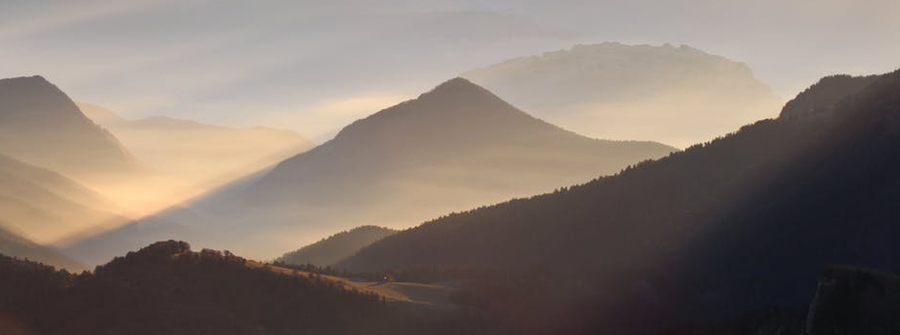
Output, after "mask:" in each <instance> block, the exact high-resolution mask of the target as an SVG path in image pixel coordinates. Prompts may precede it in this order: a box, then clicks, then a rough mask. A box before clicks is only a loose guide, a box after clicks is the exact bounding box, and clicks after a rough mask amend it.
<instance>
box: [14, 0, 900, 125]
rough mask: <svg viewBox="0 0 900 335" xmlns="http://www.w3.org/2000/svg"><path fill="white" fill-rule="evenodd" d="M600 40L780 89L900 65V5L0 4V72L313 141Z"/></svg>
mask: <svg viewBox="0 0 900 335" xmlns="http://www.w3.org/2000/svg"><path fill="white" fill-rule="evenodd" d="M604 41H617V42H623V43H628V44H654V45H658V44H662V43H672V44H687V45H690V46H693V47H696V48H699V49H702V50H704V51H707V52H709V53H713V54H718V55H722V56H725V57H728V58H731V59H733V60H737V61H742V62H745V63H747V64H748V65H749V66H750V67H751V68H752V69H753V70H754V71H755V73H756V75H757V77H758V78H760V79H761V80H762V81H763V82H765V83H767V84H769V85H770V86H771V87H772V88H773V90H774V91H775V92H776V93H777V94H779V95H782V96H784V97H790V96H793V95H794V94H796V93H797V92H798V91H799V90H801V89H803V88H805V87H806V86H808V85H809V84H811V83H813V82H814V81H815V80H816V79H818V78H819V77H821V76H823V75H827V74H833V73H851V74H871V73H881V72H887V71H890V70H893V69H896V68H900V1H897V0H780V1H776V0H754V1H751V0H656V1H651V0H615V1H603V0H594V1H580V0H556V1H507V0H491V1H474V0H463V1H450V0H324V1H297V0H294V1H289V0H143V1H138V0H132V1H127V0H79V1H70V0H29V1H21V0H0V77H13V76H22V75H34V74H40V75H43V76H45V77H46V78H47V79H49V80H50V81H52V82H54V83H56V84H57V85H59V86H60V87H61V88H62V89H63V90H65V91H66V92H67V93H69V95H71V96H72V98H73V99H75V100H78V101H84V102H91V103H95V104H99V105H103V106H106V107H108V108H110V109H112V110H114V111H116V112H118V113H120V114H122V115H123V116H125V117H130V118H138V117H143V116H149V115H168V116H173V117H182V118H189V119H195V120H199V121H203V122H208V123H213V124H222V125H234V126H240V125H266V126H274V127H280V128H289V129H293V130H297V131H298V132H300V133H302V134H304V135H306V136H308V137H312V138H315V137H317V136H320V135H321V134H325V133H329V132H332V131H334V130H336V129H338V128H340V127H342V126H343V125H345V124H347V123H349V122H350V121H352V120H354V119H357V118H359V117H363V116H365V115H367V114H370V113H372V112H375V111H377V110H379V109H381V108H384V107H387V106H389V105H391V104H393V103H396V102H399V101H401V100H405V99H409V98H412V97H414V96H415V95H417V94H418V93H420V92H423V91H426V90H428V89H430V88H431V87H433V86H435V85H437V84H438V83H440V82H441V81H443V80H446V79H449V78H451V77H454V76H456V75H458V74H460V73H462V72H465V71H467V70H470V69H472V68H475V67H481V66H486V65H489V64H492V63H496V62H499V61H502V60H504V59H506V58H511V57H516V56H523V55H530V54H539V53H542V52H545V51H551V50H558V49H564V48H569V47H571V46H572V45H574V44H577V43H599V42H604Z"/></svg>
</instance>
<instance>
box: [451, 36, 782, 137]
mask: <svg viewBox="0 0 900 335" xmlns="http://www.w3.org/2000/svg"><path fill="white" fill-rule="evenodd" d="M462 76H463V77H465V78H467V79H470V80H472V81H473V82H475V83H477V84H479V85H482V86H484V87H486V88H487V89H490V90H491V91H493V92H495V93H497V94H498V95H500V96H501V97H503V98H504V99H507V101H509V102H511V103H512V104H513V105H516V106H518V107H521V108H522V109H523V110H525V111H526V112H529V113H533V114H534V115H535V116H538V117H540V118H543V119H546V120H547V121H549V122H551V123H554V124H556V125H559V126H561V127H563V128H566V129H570V130H573V131H575V132H578V133H580V134H584V135H588V136H592V137H597V138H611V139H633V138H639V139H646V140H653V141H659V142H663V143H667V144H672V145H675V146H678V147H682V148H683V147H687V146H690V145H692V144H696V143H701V142H705V141H709V140H712V139H713V138H715V137H717V136H721V135H725V134H727V133H728V132H731V131H733V130H735V129H737V128H738V127H740V126H743V125H745V124H748V123H752V122H754V121H757V120H761V119H764V118H770V117H775V116H776V114H775V112H776V111H777V110H778V108H779V107H780V106H781V104H782V102H783V100H782V99H781V98H779V97H777V96H775V95H774V94H773V93H772V92H771V90H770V89H769V87H768V86H766V85H765V84H763V83H761V82H760V81H758V80H757V79H756V78H755V77H754V76H753V73H752V72H751V70H750V69H749V68H748V67H747V66H746V65H745V64H743V63H739V62H735V61H732V60H729V59H727V58H725V57H721V56H716V55H711V54H708V53H705V52H703V51H701V50H697V49H694V48H691V47H689V46H684V45H682V46H677V47H676V46H672V45H669V44H666V45H662V46H650V45H625V44H620V43H602V44H591V45H577V46H575V47H573V48H571V49H569V50H560V51H553V52H546V53H544V54H541V55H537V56H526V57H518V58H513V59H510V60H506V61H503V62H501V63H498V64H494V65H491V66H488V67H485V68H481V69H476V70H472V71H469V72H466V73H464V74H463V75H462Z"/></svg>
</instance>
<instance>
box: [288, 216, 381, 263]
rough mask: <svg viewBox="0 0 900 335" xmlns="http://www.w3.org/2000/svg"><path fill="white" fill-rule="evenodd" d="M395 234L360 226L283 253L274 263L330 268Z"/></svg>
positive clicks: (374, 227) (373, 227) (376, 227)
mask: <svg viewBox="0 0 900 335" xmlns="http://www.w3.org/2000/svg"><path fill="white" fill-rule="evenodd" d="M396 233H397V231H396V230H394V229H390V228H384V227H378V226H360V227H356V228H353V229H350V230H347V231H342V232H340V233H337V234H334V235H331V236H329V237H328V238H323V239H322V240H320V241H318V242H316V243H313V244H310V245H307V246H305V247H303V248H300V249H297V250H294V251H291V252H288V253H285V254H284V255H283V256H281V257H279V258H278V259H276V261H279V262H283V263H286V264H293V265H306V264H312V265H315V266H321V267H324V266H330V265H333V264H334V263H337V262H338V261H340V260H342V259H344V258H347V257H350V256H353V254H355V253H356V252H357V251H359V250H360V249H362V248H363V247H366V246H368V245H369V244H372V243H374V242H375V241H378V240H381V239H383V238H385V237H388V236H391V235H393V234H396Z"/></svg>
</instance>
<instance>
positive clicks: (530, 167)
mask: <svg viewBox="0 0 900 335" xmlns="http://www.w3.org/2000/svg"><path fill="white" fill-rule="evenodd" d="M675 150H676V149H674V148H672V147H669V146H666V145H663V144H659V143H655V142H639V141H606V140H596V139H590V138H587V137H584V136H581V135H578V134H575V133H572V132H569V131H566V130H564V129H561V128H559V127H556V126H554V125H551V124H549V123H546V122H544V121H541V120H539V119H536V118H534V117H532V116H530V115H528V114H526V113H524V112H522V111H520V110H518V109H516V108H515V107H513V106H512V105H510V104H508V103H506V102H505V101H503V100H502V99H500V98H498V97H497V96H495V95H494V94H492V93H491V92H489V91H487V90H486V89H483V88H481V87H479V86H477V85H475V84H472V83H471V82H469V81H467V80H465V79H461V78H456V79H453V80H449V81H447V82H445V83H443V84H441V85H439V86H437V87H436V88H435V89H433V90H432V91H430V92H427V93H425V94H422V95H421V96H419V97H418V98H417V99H414V100H410V101H406V102H403V103H401V104H398V105H396V106H393V107H390V108H387V109H385V110H382V111H380V112H378V113H375V114H373V115H371V116H369V117H367V118H365V119H362V120H358V121H356V122H354V123H353V124H351V125H349V126H347V127H345V128H344V129H343V130H341V132H340V133H339V134H338V135H337V136H336V137H335V138H334V139H333V140H331V141H329V142H327V143H325V144H322V145H320V146H318V147H316V148H314V149H312V150H310V151H308V152H305V153H302V154H299V155H296V156H294V157H292V158H290V159H287V160H285V161H283V162H281V163H279V164H278V165H277V166H275V167H274V168H273V169H272V170H271V171H269V172H268V173H265V174H264V175H262V177H261V178H259V180H257V181H254V182H251V183H247V185H248V186H247V187H246V189H244V190H241V191H239V192H234V193H233V194H231V196H230V197H222V196H221V195H214V197H218V198H219V199H220V200H218V201H203V200H201V201H199V203H195V204H193V205H191V206H190V207H188V208H187V209H186V210H174V211H170V212H168V213H165V214H164V215H160V216H155V217H151V218H147V219H144V220H141V221H139V222H136V223H134V224H131V225H129V226H128V227H123V229H121V230H118V231H112V232H110V233H109V234H103V235H100V236H96V237H93V238H90V239H87V240H85V241H82V242H81V243H78V244H76V245H73V246H72V249H69V250H70V251H72V252H73V253H75V254H77V255H80V256H81V257H82V259H85V260H87V262H88V263H91V262H97V261H103V260H104V259H108V257H111V256H112V255H115V254H120V253H122V252H124V251H127V250H132V249H133V248H136V247H138V246H140V245H146V244H149V243H150V242H152V241H156V240H160V239H167V238H179V239H187V240H189V241H191V242H192V243H195V244H197V245H203V246H211V247H216V248H230V249H232V250H235V251H236V252H241V253H243V254H246V255H249V256H252V257H259V258H269V257H274V256H276V255H280V254H281V253H283V252H284V251H285V250H291V249H294V248H296V247H297V246H298V245H303V244H305V243H312V242H314V241H315V240H317V239H319V238H321V237H322V236H327V235H328V234H331V233H333V232H334V231H340V230H343V229H349V228H352V227H355V226H358V225H360V224H372V225H381V226H386V227H392V228H403V227H407V226H409V225H411V224H413V223H415V222H420V221H422V220H425V219H427V218H431V217H435V216H439V215H442V214H446V213H450V212H453V211H459V210H464V209H467V208H472V207H475V206H479V205H483V204H489V203H494V202H498V201H503V200H505V199H509V198H512V197H522V196H528V195H532V194H537V193H543V192H548V191H552V190H553V189H554V188H557V187H560V186H562V185H571V184H575V183H579V182H584V181H587V180H590V179H593V178H596V177H598V176H601V175H607V174H613V173H616V172H618V171H619V170H621V169H622V168H624V167H626V166H628V165H630V164H635V163H637V162H640V161H642V160H646V159H653V158H659V157H662V156H665V155H667V154H669V153H671V152H673V151H675ZM227 198H230V199H227ZM251 223H252V224H251ZM121 241H132V243H131V245H129V246H127V249H124V250H122V249H121ZM113 245H118V247H115V248H111V247H110V246H113Z"/></svg>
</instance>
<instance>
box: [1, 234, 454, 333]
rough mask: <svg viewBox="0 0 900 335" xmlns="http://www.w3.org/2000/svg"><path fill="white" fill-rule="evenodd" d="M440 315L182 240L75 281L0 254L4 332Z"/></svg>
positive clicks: (355, 326)
mask: <svg viewBox="0 0 900 335" xmlns="http://www.w3.org/2000/svg"><path fill="white" fill-rule="evenodd" d="M429 313H431V314H429ZM413 315H415V316H416V317H417V318H416V319H415V320H413V319H411V318H409V317H410V316H413ZM436 315H437V312H429V311H427V310H426V311H420V312H415V311H414V310H412V309H411V307H405V306H391V305H388V304H386V303H385V302H383V301H381V300H380V299H379V297H377V296H374V295H366V294H361V293H356V292H353V291H349V290H346V289H344V288H342V287H340V285H338V284H336V283H334V282H331V281H329V280H326V279H322V278H319V277H318V276H315V275H312V276H292V275H285V274H281V273H276V272H273V271H270V270H266V269H264V268H252V267H249V266H248V263H247V261H246V260H244V259H243V258H240V257H237V256H234V255H231V254H230V253H228V252H224V253H223V252H219V251H213V250H203V251H200V252H193V251H191V250H190V248H189V246H188V245H187V244H186V243H184V242H175V241H168V242H158V243H155V244H153V245H151V246H148V247H146V248H144V249H141V250H140V251H138V252H133V253H129V254H128V255H127V256H125V257H118V258H116V259H115V260H113V261H112V262H110V263H109V264H106V265H103V266H100V267H98V268H97V269H96V270H95V271H94V272H93V273H88V272H85V273H82V274H79V275H73V274H69V273H68V272H60V271H56V270H54V269H53V268H52V267H48V266H45V265H42V264H39V263H33V262H28V261H22V260H16V259H13V258H9V257H5V256H0V332H2V333H4V334H6V333H5V332H4V331H8V330H21V333H22V334H32V335H34V334H48V335H52V334H67V335H79V334H84V335H114V334H134V335H138V334H148V335H150V334H153V335H156V334H191V335H195V334H382V333H383V334H397V333H404V332H407V331H409V332H410V333H417V332H416V331H414V330H413V329H416V328H414V327H419V326H420V325H421V324H425V323H426V320H438V319H437V318H435V317H434V316H436ZM14 327H15V328H14Z"/></svg>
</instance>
